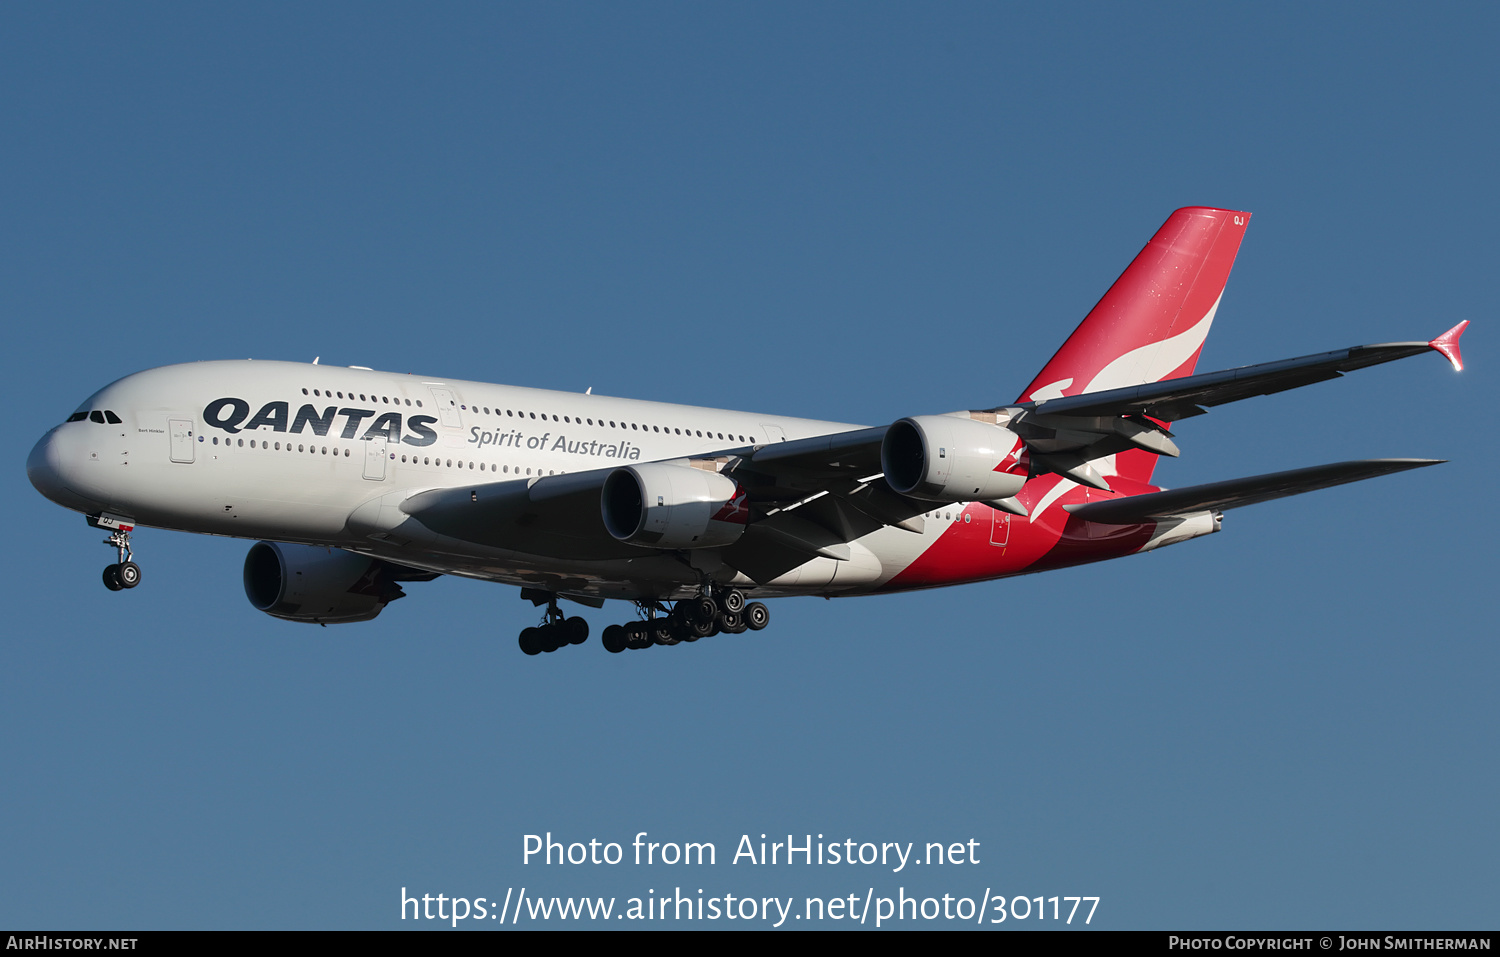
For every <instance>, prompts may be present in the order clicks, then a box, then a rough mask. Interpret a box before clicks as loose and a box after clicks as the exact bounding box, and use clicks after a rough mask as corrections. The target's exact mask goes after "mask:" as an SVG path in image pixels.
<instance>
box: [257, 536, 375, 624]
mask: <svg viewBox="0 0 1500 957" xmlns="http://www.w3.org/2000/svg"><path fill="white" fill-rule="evenodd" d="M381 568H382V563H381V562H380V561H378V560H376V559H373V558H368V557H366V556H364V555H355V554H354V553H352V552H346V551H343V550H341V549H337V548H324V547H321V546H316V545H287V544H284V543H282V542H256V543H255V544H254V545H251V546H250V552H249V554H247V555H246V556H245V597H246V598H249V599H250V604H252V605H254V606H255V607H256V608H258V609H260V610H261V611H263V612H265V613H266V614H268V615H270V616H272V617H273V618H284V619H286V620H287V621H306V622H312V623H314V624H319V625H332V624H335V623H338V622H349V621H369V620H370V619H371V618H374V617H375V616H376V615H378V614H380V610H381V609H382V608H384V607H385V606H386V604H387V603H388V602H390V601H394V600H395V599H397V598H400V597H401V596H402V591H401V588H400V586H399V585H396V584H395V583H394V582H389V581H386V580H385V578H384V576H382V575H381Z"/></svg>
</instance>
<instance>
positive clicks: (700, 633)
mask: <svg viewBox="0 0 1500 957" xmlns="http://www.w3.org/2000/svg"><path fill="white" fill-rule="evenodd" d="M688 628H690V629H691V630H692V632H693V635H694V636H695V637H694V638H693V640H694V641H697V640H698V639H699V638H707V637H708V636H709V635H712V634H713V633H714V632H715V631H718V627H717V626H715V625H714V623H713V622H711V621H693V622H690V623H689V624H688Z"/></svg>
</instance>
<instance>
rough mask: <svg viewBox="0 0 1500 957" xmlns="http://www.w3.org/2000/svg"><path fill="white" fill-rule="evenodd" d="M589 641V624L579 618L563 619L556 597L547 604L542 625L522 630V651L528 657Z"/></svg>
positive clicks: (552, 597)
mask: <svg viewBox="0 0 1500 957" xmlns="http://www.w3.org/2000/svg"><path fill="white" fill-rule="evenodd" d="M588 639H589V623H588V622H587V621H584V620H583V619H582V618H578V617H573V618H565V617H563V613H562V610H561V609H559V608H558V607H557V597H556V596H555V595H554V596H551V599H550V600H549V601H548V602H547V613H546V616H545V617H544V618H543V620H542V623H541V624H540V625H538V626H537V627H535V628H525V629H522V631H521V650H522V651H524V652H526V653H527V654H528V655H539V654H541V653H542V652H544V651H556V650H557V649H559V648H565V647H567V646H568V645H581V644H583V643H584V642H585V641H588Z"/></svg>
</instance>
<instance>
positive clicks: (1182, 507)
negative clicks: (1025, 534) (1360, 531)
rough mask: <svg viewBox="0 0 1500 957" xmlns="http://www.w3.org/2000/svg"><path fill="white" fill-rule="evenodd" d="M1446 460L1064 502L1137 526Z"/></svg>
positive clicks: (1095, 517)
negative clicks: (1099, 499) (1100, 500)
mask: <svg viewBox="0 0 1500 957" xmlns="http://www.w3.org/2000/svg"><path fill="white" fill-rule="evenodd" d="M1442 461H1443V460H1442V459H1364V460H1361V461H1356V462H1335V463H1333V464H1331V465H1315V466H1313V467H1312V468H1305V469H1292V470H1291V471H1288V472H1273V473H1271V474H1269V475H1252V476H1249V477H1248V478H1238V479H1230V480H1229V481H1227V482H1210V483H1208V484H1207V485H1192V486H1189V487H1187V488H1176V489H1168V490H1167V491H1163V492H1152V493H1150V494H1147V495H1133V496H1130V497H1128V498H1117V499H1114V500H1112V501H1106V502H1090V503H1088V504H1086V505H1082V504H1080V505H1064V506H1063V508H1064V509H1066V510H1067V511H1068V512H1071V513H1072V514H1074V515H1076V516H1078V517H1079V518H1081V519H1084V520H1086V521H1090V522H1100V523H1102V524H1105V525H1135V524H1138V523H1140V522H1149V521H1152V520H1155V519H1160V518H1167V517H1169V516H1173V515H1185V514H1187V513H1189V512H1201V511H1204V510H1206V509H1216V510H1218V511H1223V510H1225V509H1230V508H1239V507H1241V506H1243V505H1255V504H1257V503H1259V502H1269V501H1270V500H1272V499H1276V498H1285V497H1286V496H1288V495H1301V494H1302V493H1303V492H1312V491H1315V490H1317V489H1320V488H1332V487H1333V486H1335V485H1343V484H1345V483H1348V482H1359V481H1363V480H1364V479H1368V478H1375V477H1376V476H1378V475H1390V474H1392V473H1394V472H1404V471H1406V470H1407V469H1419V468H1425V467H1426V466H1429V465H1437V464H1439V463H1441V462H1442Z"/></svg>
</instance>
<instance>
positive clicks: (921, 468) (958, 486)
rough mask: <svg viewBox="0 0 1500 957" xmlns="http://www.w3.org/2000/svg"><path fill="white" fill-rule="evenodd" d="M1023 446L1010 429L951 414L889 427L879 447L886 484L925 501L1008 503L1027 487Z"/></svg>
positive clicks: (913, 419) (919, 417)
mask: <svg viewBox="0 0 1500 957" xmlns="http://www.w3.org/2000/svg"><path fill="white" fill-rule="evenodd" d="M1025 449H1026V447H1025V444H1024V443H1023V442H1022V441H1021V439H1020V437H1019V436H1017V435H1016V434H1015V433H1014V432H1012V431H1010V430H1009V429H1006V428H1002V427H1001V426H998V425H989V424H988V423H985V422H979V421H976V420H974V419H961V418H959V417H958V416H955V415H918V416H913V417H911V418H907V419H901V420H899V421H897V422H895V423H893V424H892V425H891V427H890V428H889V429H888V430H887V431H886V433H885V441H884V442H882V443H881V446H880V464H881V466H882V467H883V468H884V469H885V480H886V482H887V483H889V485H890V486H891V488H893V489H895V490H896V491H898V492H900V493H901V494H902V495H910V496H911V497H912V498H918V499H923V500H925V501H929V502H987V501H991V500H993V499H999V498H1010V497H1011V496H1012V495H1015V494H1016V493H1017V492H1019V491H1020V490H1021V486H1023V485H1025V484H1026V479H1027V470H1026V467H1025V466H1024V465H1023V464H1021V455H1022V453H1024V452H1025Z"/></svg>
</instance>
